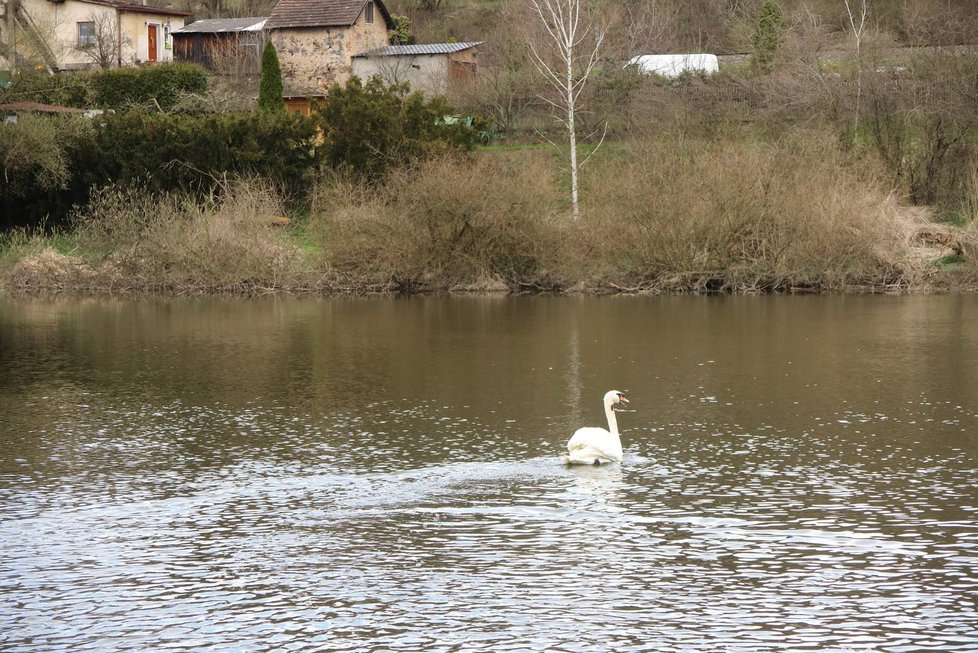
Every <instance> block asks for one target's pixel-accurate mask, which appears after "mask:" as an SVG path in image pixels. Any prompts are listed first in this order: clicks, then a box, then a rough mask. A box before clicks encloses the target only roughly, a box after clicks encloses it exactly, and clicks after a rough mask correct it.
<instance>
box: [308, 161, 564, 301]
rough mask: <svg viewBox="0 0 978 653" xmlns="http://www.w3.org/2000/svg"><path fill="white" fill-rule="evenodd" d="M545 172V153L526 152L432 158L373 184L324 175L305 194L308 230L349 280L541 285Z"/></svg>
mask: <svg viewBox="0 0 978 653" xmlns="http://www.w3.org/2000/svg"><path fill="white" fill-rule="evenodd" d="M527 165H532V166H533V170H534V174H532V175H528V174H526V166H527ZM553 171H554V170H553V165H552V160H551V159H550V158H549V156H547V155H544V154H542V153H538V152H530V153H520V154H518V155H516V156H497V155H478V156H476V157H475V158H468V157H458V156H444V157H439V158H431V159H427V160H425V161H422V162H419V163H417V164H416V165H413V166H409V167H402V168H397V169H396V170H393V171H392V172H391V173H390V174H388V175H387V176H386V177H385V178H384V179H383V181H382V182H381V183H379V184H374V185H367V184H365V183H362V182H355V181H350V180H349V179H347V178H341V177H335V176H334V177H328V178H326V179H325V180H323V181H321V182H320V183H319V184H318V185H317V187H316V188H315V190H314V192H313V197H312V209H311V211H312V215H311V217H310V225H309V228H310V234H311V235H312V236H313V238H314V239H315V240H316V241H317V242H318V243H319V244H320V246H321V248H322V250H323V252H324V253H325V256H326V259H327V262H328V263H329V265H330V266H331V267H332V268H333V269H334V270H336V271H337V272H339V273H340V274H342V275H344V276H345V278H347V279H351V280H352V281H353V282H354V283H374V284H383V283H395V284H398V285H401V286H406V287H411V286H413V285H415V284H420V285H426V284H431V285H437V286H447V287H451V286H456V285H473V284H475V285H484V284H486V283H497V284H498V283H499V282H502V283H504V284H506V285H507V286H509V287H518V286H519V284H520V283H536V284H543V283H547V282H548V281H547V279H548V273H547V267H548V264H549V263H548V262H551V263H552V262H553V260H554V258H555V257H556V255H557V248H556V240H555V236H556V233H557V232H556V230H555V228H554V220H553V219H552V215H553V214H554V212H555V211H554V208H553V207H554V203H555V201H556V198H557V197H558V191H557V186H556V183H555V177H554V175H553V174H552V172H553Z"/></svg>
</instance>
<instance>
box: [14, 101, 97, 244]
mask: <svg viewBox="0 0 978 653" xmlns="http://www.w3.org/2000/svg"><path fill="white" fill-rule="evenodd" d="M93 137H94V129H93V128H92V125H91V122H90V121H88V120H86V119H84V118H81V117H77V116H30V115H22V116H20V117H19V119H18V121H17V123H16V124H10V123H0V168H2V171H0V172H2V179H3V183H0V202H2V205H0V225H5V226H8V227H9V226H13V225H15V224H28V223H40V222H42V221H43V220H44V219H45V218H46V216H47V215H48V214H49V213H51V212H52V211H53V210H55V207H56V206H57V199H58V197H59V194H60V193H61V192H63V191H65V190H66V189H67V188H69V186H70V183H71V179H72V171H73V166H72V160H73V158H74V155H75V153H77V152H78V151H79V150H80V149H82V148H86V147H90V146H91V145H92V141H93Z"/></svg>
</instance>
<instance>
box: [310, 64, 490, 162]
mask: <svg viewBox="0 0 978 653" xmlns="http://www.w3.org/2000/svg"><path fill="white" fill-rule="evenodd" d="M454 112H455V110H454V109H453V108H452V107H451V106H450V105H449V104H448V101H447V100H446V99H445V98H444V97H442V96H437V97H434V98H432V99H430V100H425V97H424V96H423V95H422V94H421V93H418V92H415V93H411V92H410V89H409V87H408V85H407V84H395V85H392V86H387V85H385V84H384V82H383V80H381V79H380V78H379V77H374V78H372V79H371V80H370V81H368V82H367V83H366V84H365V85H364V84H363V83H362V82H361V81H360V78H358V77H353V78H352V79H350V80H349V81H348V82H347V83H346V85H345V86H339V85H334V86H332V87H331V88H330V90H329V94H328V95H327V96H326V99H325V100H324V101H323V103H322V104H321V105H320V106H319V108H318V112H317V115H316V120H317V121H318V123H319V127H320V129H321V130H322V133H323V143H322V145H321V146H320V148H319V149H320V156H321V157H322V160H323V162H324V163H326V164H327V165H330V166H332V167H334V168H338V169H342V170H346V171H349V172H352V173H354V174H356V175H360V176H363V177H366V178H367V179H371V180H376V179H378V178H380V177H381V176H383V175H384V173H385V172H386V171H387V170H388V169H390V168H391V167H394V166H397V165H403V164H404V163H407V162H410V161H413V160H416V159H419V158H421V157H423V156H425V155H428V154H432V153H435V152H440V151H446V150H465V151H467V150H471V149H472V147H474V145H475V141H476V139H477V134H476V132H475V130H474V129H472V128H471V127H469V126H467V125H465V124H464V122H463V121H447V120H446V118H448V117H450V116H451V115H452V114H453V113H454ZM450 122H454V124H449V123H450Z"/></svg>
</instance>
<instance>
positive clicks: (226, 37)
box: [171, 17, 268, 70]
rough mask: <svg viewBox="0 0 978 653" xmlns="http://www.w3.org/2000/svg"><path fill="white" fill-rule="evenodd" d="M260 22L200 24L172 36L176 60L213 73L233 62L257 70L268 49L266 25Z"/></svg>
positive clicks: (212, 21) (236, 20)
mask: <svg viewBox="0 0 978 653" xmlns="http://www.w3.org/2000/svg"><path fill="white" fill-rule="evenodd" d="M267 20H268V18H267V17H259V18H212V19H207V20H197V21H194V22H192V23H190V24H189V25H185V26H184V27H181V28H180V29H176V30H173V31H172V32H171V34H172V36H173V57H174V59H176V60H177V61H188V62H190V63H195V64H197V65H199V66H203V67H205V68H208V69H210V70H214V69H215V68H220V67H222V65H224V64H226V63H227V62H228V61H229V60H230V61H237V62H241V61H244V62H247V64H246V65H250V66H252V67H254V65H255V64H256V63H257V62H258V61H260V58H261V49H262V48H263V47H264V46H265V32H264V29H265V21H267Z"/></svg>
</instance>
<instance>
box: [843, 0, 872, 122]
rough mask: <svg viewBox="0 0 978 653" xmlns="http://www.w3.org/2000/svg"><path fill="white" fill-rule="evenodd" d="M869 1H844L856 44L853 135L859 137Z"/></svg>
mask: <svg viewBox="0 0 978 653" xmlns="http://www.w3.org/2000/svg"><path fill="white" fill-rule="evenodd" d="M868 1H869V0H842V2H844V3H845V6H846V14H848V17H849V27H851V28H852V36H853V39H854V40H855V42H856V109H855V115H854V116H853V124H852V126H853V135H852V137H853V138H854V139H855V138H857V137H858V134H856V133H855V132H857V131H858V130H859V112H860V110H861V108H862V107H861V106H860V105H861V104H862V96H863V51H862V47H863V35H864V34H865V33H866V20H867V19H868V18H869V5H868Z"/></svg>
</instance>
